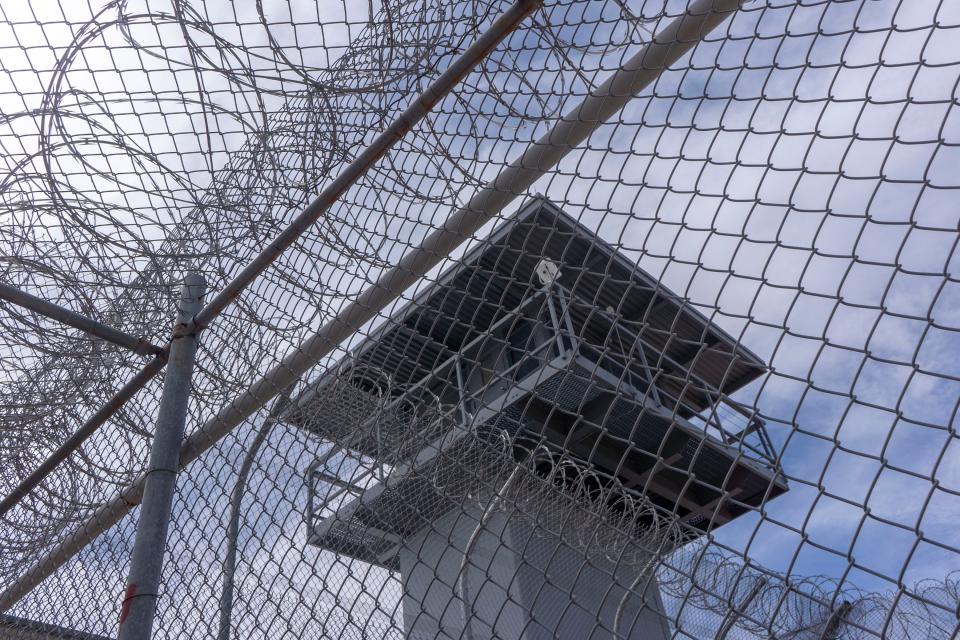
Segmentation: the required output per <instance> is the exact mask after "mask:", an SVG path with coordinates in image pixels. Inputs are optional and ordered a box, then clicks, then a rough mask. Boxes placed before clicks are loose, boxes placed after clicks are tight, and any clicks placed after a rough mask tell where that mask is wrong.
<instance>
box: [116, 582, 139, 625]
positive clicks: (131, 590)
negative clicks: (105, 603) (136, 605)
mask: <svg viewBox="0 0 960 640" xmlns="http://www.w3.org/2000/svg"><path fill="white" fill-rule="evenodd" d="M135 595H137V585H135V584H134V583H132V582H131V583H130V584H128V585H127V590H126V592H125V593H124V594H123V604H122V605H121V606H120V624H123V621H124V620H126V619H127V615H129V614H130V604H131V603H132V602H133V596H135Z"/></svg>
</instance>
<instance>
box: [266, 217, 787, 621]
mask: <svg viewBox="0 0 960 640" xmlns="http://www.w3.org/2000/svg"><path fill="white" fill-rule="evenodd" d="M763 371H764V364H763V362H762V361H760V360H759V359H758V358H757V357H756V356H755V355H753V354H752V353H750V352H749V351H747V350H746V349H744V348H743V347H740V346H739V345H737V343H736V341H735V340H733V339H732V338H731V337H730V336H729V335H727V334H726V333H724V332H723V331H722V330H721V329H720V328H718V327H717V326H715V325H713V324H711V323H710V322H709V321H708V320H707V319H706V318H705V317H703V316H702V315H701V314H699V313H698V312H696V311H695V310H694V309H692V308H691V307H690V306H689V305H688V304H685V303H684V302H683V301H682V300H681V299H680V298H678V297H677V296H676V295H675V294H673V293H671V292H670V291H668V290H667V289H665V288H664V287H663V286H662V285H660V284H659V283H658V282H657V281H656V280H655V279H653V278H652V277H651V276H650V275H648V274H646V273H645V272H643V271H641V270H640V269H639V268H638V267H637V265H636V264H635V263H634V262H633V261H631V260H630V259H629V258H627V257H626V256H625V255H623V254H621V253H619V252H617V251H616V250H615V249H614V248H613V247H611V246H610V245H608V244H606V243H605V242H603V241H602V240H601V239H599V238H598V237H597V236H596V235H595V234H594V233H592V232H591V231H589V230H588V229H586V228H585V227H584V226H582V225H580V224H579V223H578V222H577V221H575V220H574V219H573V218H571V217H570V216H568V215H567V214H565V213H564V212H562V211H561V210H560V209H559V208H558V207H556V206H555V205H553V204H552V203H550V202H548V201H546V200H544V199H542V198H538V199H534V200H532V201H530V202H528V203H526V205H525V206H524V207H523V208H522V209H521V210H520V211H519V212H518V213H517V214H516V215H515V216H514V217H513V218H511V219H510V220H509V221H507V222H506V223H504V224H502V225H501V226H500V227H499V228H497V229H496V230H495V231H494V232H493V233H492V234H491V236H490V237H489V238H487V239H486V240H485V241H484V242H482V243H480V244H479V246H477V247H476V248H475V249H473V250H472V251H470V252H469V253H468V254H467V255H466V256H465V257H464V258H463V259H462V260H459V261H457V264H456V265H455V266H454V267H453V268H452V269H450V270H448V271H447V272H446V273H444V274H443V275H442V276H441V277H439V278H438V279H437V281H436V282H435V283H432V284H430V285H429V286H428V287H426V288H425V289H423V290H421V291H420V293H419V294H418V295H416V296H415V298H414V299H413V300H412V302H411V303H410V304H407V305H406V306H405V307H404V308H403V309H402V310H400V311H399V312H397V313H395V314H394V315H393V316H392V317H391V318H390V319H389V320H388V321H386V322H383V323H382V325H381V328H379V329H374V330H373V331H371V333H370V335H369V337H368V338H366V339H365V340H364V341H363V342H362V344H360V345H359V346H358V347H357V348H356V349H355V350H354V351H353V352H352V353H351V354H350V356H349V357H347V358H345V359H344V360H343V361H342V362H341V363H339V365H338V366H334V367H330V368H329V369H328V370H327V372H326V373H325V374H324V375H322V376H321V377H320V378H319V379H318V380H316V381H315V382H313V383H312V384H310V385H309V387H308V389H307V391H306V392H305V393H303V394H301V395H300V396H299V397H298V398H296V399H295V400H293V401H292V402H291V405H290V407H289V408H288V409H287V410H286V416H285V419H286V420H289V421H292V422H294V423H296V424H297V425H299V426H300V427H301V428H303V429H307V430H310V431H311V432H313V433H315V434H317V435H318V436H319V437H321V438H323V439H325V440H330V441H332V442H333V443H334V444H335V445H336V446H334V447H333V448H331V449H330V450H329V451H328V452H327V453H325V454H324V455H323V456H322V457H321V458H320V459H318V460H317V461H315V462H314V463H313V464H312V465H311V467H310V470H309V473H308V476H309V478H308V481H309V484H310V489H311V491H310V504H309V506H308V513H307V522H308V536H309V539H308V542H309V543H310V544H313V545H317V546H319V547H322V548H325V549H329V550H332V551H335V552H337V553H338V554H342V555H345V556H348V557H350V558H354V559H359V560H363V561H365V562H369V563H372V564H375V565H379V566H382V567H385V568H388V569H390V570H392V571H398V572H399V573H400V577H401V580H402V585H403V590H404V593H403V598H402V606H403V620H404V626H405V631H406V634H407V636H408V637H411V638H435V637H436V638H448V637H453V638H460V637H467V638H491V637H498V638H505V639H511V638H517V639H519V638H551V637H558V638H569V639H570V640H581V639H585V638H610V637H614V636H615V635H616V636H619V637H635V638H650V639H659V638H668V637H671V634H670V629H669V625H668V623H667V621H666V618H665V616H664V615H663V603H662V601H661V598H660V594H659V592H658V588H657V583H656V575H655V573H654V572H652V571H651V570H650V564H649V562H647V563H645V562H643V560H644V558H646V559H649V558H650V557H651V555H652V554H654V553H664V552H668V551H669V550H670V549H669V548H665V547H664V541H663V540H660V541H659V542H658V541H656V540H651V539H650V537H649V536H646V532H647V528H648V527H649V526H652V523H646V522H645V521H644V520H643V518H640V519H639V520H635V521H630V522H631V523H632V524H631V525H630V527H631V528H632V529H633V530H632V531H628V532H626V535H627V538H617V536H616V535H613V536H608V537H607V539H608V540H609V539H613V540H619V542H617V544H616V545H615V546H616V547H617V548H616V549H610V548H606V549H604V550H603V552H600V553H598V552H596V550H595V549H594V548H593V547H603V544H602V539H603V536H604V535H605V532H604V531H603V530H602V529H603V527H604V526H606V525H604V523H603V521H602V520H597V519H593V520H591V519H590V518H589V517H584V518H578V517H572V516H571V515H570V514H572V513H575V511H576V510H575V509H574V510H573V511H571V508H570V502H571V501H574V502H576V501H582V502H583V503H584V504H583V511H584V513H585V514H590V513H593V512H595V511H596V509H597V507H598V500H599V501H600V502H601V503H602V504H600V505H599V506H600V507H601V508H603V509H606V510H607V511H608V512H609V513H613V514H616V513H617V509H618V503H624V504H625V501H626V499H627V498H629V499H630V501H632V502H631V504H634V505H635V504H637V501H642V502H643V503H644V504H649V505H650V506H651V508H652V509H654V510H655V511H656V512H657V513H658V514H659V515H658V516H657V517H658V518H660V519H661V520H662V519H663V518H668V519H670V521H671V522H672V523H673V524H675V525H676V527H675V529H681V530H682V531H683V532H684V536H683V537H682V538H681V539H680V540H679V542H676V541H675V542H674V543H683V542H686V541H689V540H692V539H693V538H695V537H696V536H697V535H702V533H703V532H704V531H706V530H707V529H708V528H710V529H712V528H715V527H717V526H720V525H723V524H724V523H726V522H729V521H731V520H733V519H734V518H736V517H738V516H739V515H741V514H743V513H745V512H746V511H748V510H750V509H751V508H755V507H758V506H759V505H761V504H762V503H763V502H764V500H765V497H766V498H767V499H769V498H772V497H775V496H777V495H779V494H781V493H783V492H784V491H786V489H787V486H786V483H785V481H784V480H783V478H782V476H781V475H780V474H779V473H778V470H777V468H776V466H775V464H774V462H773V456H772V453H771V447H770V443H769V441H768V438H767V436H766V434H765V432H764V427H763V423H762V422H761V421H760V420H758V419H756V418H755V417H753V416H751V415H750V413H749V412H747V411H746V410H744V409H743V408H741V407H740V406H739V405H737V404H736V403H734V402H733V401H732V400H730V398H729V397H728V396H729V394H731V393H733V392H734V391H736V390H737V389H739V388H741V387H742V386H744V385H745V384H747V383H748V382H750V381H751V380H754V379H755V378H757V377H758V376H760V375H761V374H762V372H763ZM504 460H506V461H507V463H506V464H505V463H504ZM558 465H560V470H559V471H558ZM520 467H522V468H523V470H524V472H525V473H526V475H527V476H529V477H533V478H537V477H538V474H540V476H542V477H543V478H547V479H545V480H544V481H543V482H544V483H546V484H549V485H550V487H553V488H554V489H555V496H556V498H555V500H554V499H551V498H550V492H549V491H547V492H545V491H543V487H540V489H539V490H538V494H537V495H538V496H539V498H538V500H537V501H533V500H522V499H521V498H522V496H521V494H520V492H519V491H518V489H517V487H518V486H519V485H520V484H523V482H518V474H517V473H516V471H517V469H518V468H520ZM549 469H552V472H548V470H549ZM584 472H586V477H588V478H589V479H590V481H589V482H584V480H583V478H584V477H585V475H584ZM571 478H575V479H576V480H571ZM524 482H525V483H526V484H527V485H529V484H530V480H529V478H527V479H526V480H524ZM565 484H575V485H576V486H575V487H571V486H565ZM598 496H601V497H600V498H598ZM611 496H613V498H611ZM617 496H619V498H618V497H617ZM564 505H565V506H566V508H565V510H563V512H564V513H565V514H567V516H566V517H565V518H561V519H560V520H561V521H557V518H553V520H550V517H551V514H554V513H555V512H556V511H557V510H558V509H559V508H560V507H563V506H564ZM578 527H579V528H580V529H578ZM661 528H662V527H661ZM616 533H617V534H619V535H624V532H623V531H617V532H616ZM631 536H632V537H635V538H636V542H637V544H636V548H635V549H634V548H632V547H634V545H633V543H632V540H633V538H632V537H631ZM645 536H646V537H645ZM578 541H579V543H578ZM666 543H667V544H668V545H669V544H670V541H666ZM637 549H641V551H639V552H637ZM628 551H629V554H628V553H627V552H628ZM638 554H639V556H640V558H639V560H638V557H637V556H638ZM628 555H629V559H628ZM465 620H466V622H465Z"/></svg>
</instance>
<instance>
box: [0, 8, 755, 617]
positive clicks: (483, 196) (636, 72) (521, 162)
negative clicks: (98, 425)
mask: <svg viewBox="0 0 960 640" xmlns="http://www.w3.org/2000/svg"><path fill="white" fill-rule="evenodd" d="M742 1H743V0H694V1H693V2H691V4H690V6H689V8H688V9H687V11H686V13H684V14H683V15H681V16H679V17H678V18H676V19H675V20H674V21H673V22H671V23H670V24H669V25H667V26H666V27H665V28H664V29H663V31H661V32H659V33H657V35H656V36H655V37H654V39H653V41H652V42H650V43H649V44H647V45H646V46H644V47H643V48H642V49H641V50H640V51H638V52H637V54H636V55H635V56H633V57H632V58H630V59H629V60H627V61H626V62H625V63H624V64H623V66H622V67H620V68H619V69H618V70H617V71H616V72H614V73H613V75H612V76H611V77H610V78H609V79H608V80H607V81H606V82H604V83H603V84H602V85H601V86H600V87H598V88H597V89H596V90H594V91H593V92H591V94H590V95H589V96H587V97H586V98H585V99H584V100H583V101H582V102H581V103H580V104H579V105H577V107H575V108H574V109H573V110H572V111H570V112H569V113H568V114H567V115H565V116H564V117H563V118H562V119H561V120H560V121H559V122H557V123H556V125H554V127H553V128H552V129H551V130H550V131H549V132H547V133H546V134H545V135H544V136H543V137H542V138H540V139H539V140H537V141H536V142H535V143H533V144H532V145H530V147H528V148H527V150H526V151H525V152H524V153H523V155H522V156H521V157H520V158H517V159H516V160H514V161H513V162H511V163H510V165H509V166H507V167H506V168H504V170H503V171H501V172H500V174H499V175H498V176H497V177H496V178H495V179H494V180H493V181H492V182H491V183H489V184H488V185H486V186H485V187H484V188H483V189H481V190H480V191H478V192H477V194H476V195H475V196H474V197H473V198H471V200H470V202H469V203H468V204H467V205H466V206H465V207H464V208H462V209H460V210H458V211H457V212H455V213H454V214H452V215H451V216H450V218H449V219H448V220H447V221H446V223H445V224H444V225H443V226H442V227H441V228H439V229H437V230H436V231H434V232H433V233H432V234H431V235H429V236H428V237H427V238H425V239H424V241H423V243H422V244H421V245H420V246H419V247H416V248H415V249H414V250H413V251H411V252H410V253H408V254H407V255H405V256H404V257H403V258H402V259H401V260H400V262H399V263H398V264H397V265H396V266H395V267H394V268H392V269H390V270H389V271H387V272H386V273H384V274H383V276H381V278H380V279H379V280H378V281H377V283H376V284H374V285H373V286H371V287H370V288H368V289H367V290H366V291H364V292H363V294H362V295H361V296H360V297H359V298H358V299H357V300H356V301H354V302H353V303H351V304H349V305H347V307H345V308H344V309H343V310H342V311H341V312H340V313H339V314H338V315H337V317H336V318H334V319H333V320H331V321H330V322H328V323H327V324H326V325H324V326H323V327H321V328H320V330H319V331H317V332H316V333H315V334H313V335H312V336H311V337H309V338H307V339H306V340H305V341H304V342H303V343H301V344H300V345H299V346H298V347H297V348H296V349H294V350H293V351H292V352H290V353H289V354H288V355H287V356H286V357H285V358H284V359H283V361H282V362H281V363H280V364H278V365H277V366H275V367H274V368H273V369H271V370H270V371H268V372H267V373H266V374H265V375H264V376H263V377H261V378H260V379H258V380H257V381H255V382H254V383H253V384H251V385H250V386H249V387H248V388H247V390H246V391H245V392H243V393H242V394H240V395H239V396H238V397H237V398H236V400H234V401H233V402H231V403H230V404H229V405H228V406H226V407H224V408H223V409H222V410H221V411H220V412H219V414H218V415H216V416H213V417H212V418H210V419H209V420H208V421H207V422H206V423H205V424H204V425H203V426H202V427H200V428H199V429H197V431H196V432H194V433H192V434H191V435H190V437H188V438H187V439H186V440H184V442H183V447H182V449H181V454H180V465H181V468H182V467H185V466H186V465H188V464H190V463H191V462H193V461H194V460H196V459H197V458H198V457H200V456H201V455H202V454H203V453H204V452H205V451H207V450H208V449H210V448H211V447H212V446H214V445H215V444H216V443H217V442H219V440H220V439H221V438H223V437H224V436H225V435H226V434H228V433H229V432H230V431H232V430H233V429H234V428H235V427H236V426H237V425H239V424H241V423H242V422H243V421H244V420H246V419H247V418H248V417H249V416H251V415H253V414H254V413H255V412H256V411H258V410H260V408H262V407H263V406H264V405H265V404H266V403H267V402H269V401H270V400H271V399H272V398H273V397H274V396H276V395H277V394H278V393H280V392H281V391H282V390H283V389H285V388H287V387H288V386H289V385H291V384H293V383H294V382H296V380H297V379H298V378H299V377H300V376H302V375H303V374H304V373H305V372H306V371H308V370H309V369H310V367H312V366H314V364H315V363H316V362H317V361H318V360H320V359H322V358H323V357H324V356H326V355H328V354H329V353H331V352H333V351H334V350H335V349H336V348H337V347H338V346H339V345H340V344H341V343H342V342H343V341H344V340H346V339H348V338H349V337H350V336H351V335H352V334H353V332H354V331H356V330H357V329H359V328H360V327H362V326H363V325H364V324H365V323H366V322H368V321H369V320H371V319H372V318H374V317H376V316H377V314H379V313H380V312H381V311H382V310H383V309H384V308H385V307H386V306H387V305H389V304H390V303H391V302H393V301H394V300H396V299H397V298H398V297H399V296H400V295H401V293H402V292H403V291H404V290H405V289H406V288H407V287H409V286H412V285H413V284H415V283H416V281H417V280H418V279H419V278H421V277H423V275H424V274H426V273H427V272H429V270H430V269H432V268H433V267H435V266H436V265H437V264H439V263H440V262H441V261H442V260H443V259H444V258H445V257H446V256H448V255H449V254H450V252H451V251H453V249H455V248H456V247H458V246H459V245H460V244H462V243H463V242H465V241H466V240H467V239H468V238H470V237H472V236H473V234H475V233H476V232H477V231H479V229H480V228H481V227H482V226H483V225H484V224H485V223H486V222H488V221H490V220H491V219H492V218H493V217H494V216H495V215H497V214H498V213H499V212H500V211H502V210H503V208H504V207H506V206H507V205H508V204H510V202H512V201H513V200H515V199H516V198H517V197H519V196H520V195H522V194H523V193H525V191H526V189H527V188H529V187H530V186H532V185H533V183H534V182H535V181H536V180H537V179H538V178H540V177H541V176H543V175H544V173H546V172H547V171H549V170H551V169H552V168H553V167H555V166H556V165H557V163H559V162H560V160H562V159H563V158H564V157H565V156H566V155H567V154H568V153H569V152H570V151H571V150H573V149H575V148H576V147H577V145H579V144H581V143H582V142H583V141H584V140H586V139H587V138H588V137H589V135H590V134H591V133H593V132H594V131H595V130H596V129H597V128H598V127H599V126H600V125H601V124H603V123H604V122H606V121H607V120H608V119H609V118H611V117H612V116H613V115H614V114H615V113H617V112H618V111H619V110H620V109H622V108H623V107H624V106H625V105H626V104H627V103H628V102H629V101H630V100H631V99H632V98H633V97H634V96H636V95H637V94H638V93H639V92H640V91H641V90H643V89H644V88H645V87H648V86H650V85H651V84H652V83H654V82H655V81H656V79H657V78H658V77H659V76H660V74H661V73H662V72H663V71H664V70H665V69H666V68H667V67H668V66H669V65H670V64H673V63H674V62H676V61H677V60H679V59H680V57H682V56H683V55H684V54H686V53H687V52H689V51H690V50H691V49H693V47H694V46H695V45H696V44H697V43H698V42H700V41H701V40H702V39H703V37H704V36H705V35H706V34H708V33H709V32H710V31H712V30H713V29H714V28H716V27H717V26H718V25H720V24H721V23H722V22H723V21H724V20H726V19H727V18H729V17H730V16H731V15H733V14H734V13H735V12H736V11H737V10H738V9H739V8H740V4H741V2H742ZM504 35H505V34H504ZM278 248H280V247H278ZM273 250H274V249H273V248H271V249H268V251H270V252H272V251H273ZM281 250H282V248H281ZM260 270H262V268H261V269H259V270H258V269H252V270H251V272H254V271H255V272H256V273H259V271H260ZM246 277H248V276H245V278H246ZM243 282H244V280H241V281H240V282H238V283H237V284H238V285H239V286H237V287H229V288H228V289H225V290H224V292H221V294H219V295H218V298H222V299H221V300H217V301H216V304H214V301H211V306H210V307H209V309H210V310H209V311H207V310H204V312H203V313H202V314H199V315H198V318H197V319H196V321H195V322H196V325H199V326H205V325H206V324H207V322H208V321H209V320H208V316H211V315H214V316H215V315H216V313H219V309H220V308H221V307H222V306H225V304H226V302H227V301H228V294H229V295H235V294H236V293H238V292H239V289H242V287H243V286H245V285H244V284H243ZM142 491H143V477H142V476H141V477H140V478H138V479H137V480H135V481H134V482H133V483H131V484H130V485H128V486H127V487H126V488H124V489H123V490H122V491H121V495H119V496H117V497H116V498H115V499H113V500H112V501H110V502H108V503H106V504H105V505H103V506H102V507H100V508H99V509H97V511H96V512H94V514H93V515H91V516H90V517H89V518H88V519H87V520H86V521H85V522H84V523H83V524H82V525H80V526H79V527H78V528H77V529H75V530H74V531H73V532H72V533H71V534H70V535H68V536H67V538H66V539H65V540H64V541H63V542H61V543H60V544H58V545H57V546H56V547H55V548H53V549H51V550H50V551H49V552H48V553H47V554H46V555H45V556H44V557H43V558H41V559H40V560H39V561H38V562H37V563H36V564H35V565H34V566H33V567H31V568H30V569H29V570H28V571H27V572H26V573H24V574H23V575H22V576H21V577H20V578H19V579H18V580H17V581H16V582H14V583H13V584H11V585H10V586H9V587H8V588H7V589H6V590H5V591H4V592H3V593H0V611H3V610H6V609H7V608H9V607H11V606H12V605H13V604H14V603H16V602H17V601H18V600H20V598H22V597H23V596H24V595H26V594H27V593H28V592H29V591H30V589H32V587H33V586H34V585H36V584H38V583H39V582H40V581H41V580H43V579H44V578H46V577H47V576H49V575H50V574H51V573H53V572H54V571H56V569H57V568H59V567H60V566H62V565H63V564H64V563H65V562H66V561H67V560H68V559H70V558H71V557H73V555H75V554H76V553H78V552H79V551H80V550H81V549H82V548H83V547H84V546H85V545H86V544H89V542H90V541H92V540H93V539H94V538H95V537H96V536H98V535H99V534H100V533H102V532H103V531H105V530H106V529H107V528H109V527H110V526H112V525H113V524H115V523H116V522H118V521H119V520H120V519H121V518H122V517H123V516H124V515H126V514H127V513H128V512H129V511H130V509H131V508H132V507H131V504H135V502H136V500H138V499H139V496H140V495H141V492H142Z"/></svg>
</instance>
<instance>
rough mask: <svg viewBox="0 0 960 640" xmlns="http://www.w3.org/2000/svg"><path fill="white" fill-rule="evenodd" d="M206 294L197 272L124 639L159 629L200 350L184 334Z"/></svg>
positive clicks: (140, 525) (141, 527)
mask: <svg viewBox="0 0 960 640" xmlns="http://www.w3.org/2000/svg"><path fill="white" fill-rule="evenodd" d="M205 293H206V283H205V282H204V279H203V277H202V276H200V275H199V274H195V273H191V274H188V275H187V276H186V277H185V278H184V282H183V286H182V287H181V290H180V300H179V305H178V309H177V324H176V327H175V328H174V331H173V336H172V339H171V342H170V355H169V360H168V364H167V370H166V376H165V378H164V383H163V393H162V395H161V397H160V408H159V411H158V412H157V423H156V429H155V431H154V437H153V444H152V446H151V448H150V462H149V465H148V467H147V473H146V483H145V485H144V491H143V499H142V501H141V503H140V518H139V520H138V521H137V533H136V538H135V540H134V545H133V553H132V555H131V558H130V571H129V574H128V576H129V577H128V578H127V587H126V591H125V593H124V596H123V603H122V606H121V609H120V622H119V624H120V630H119V633H118V636H117V637H118V638H119V639H120V640H146V639H148V638H150V636H151V633H152V629H153V621H154V617H155V616H156V608H157V599H158V596H159V591H160V589H159V586H160V577H161V572H162V569H163V560H164V553H165V549H166V541H167V529H168V526H169V524H170V515H171V510H172V505H173V496H174V492H175V490H176V482H177V470H178V469H179V462H180V461H179V458H180V445H181V443H182V441H183V435H184V429H185V422H186V417H187V405H188V401H189V399H190V385H191V378H192V375H193V367H194V359H195V356H196V351H197V335H196V333H184V332H183V331H182V329H183V328H184V327H188V326H190V324H191V321H192V320H193V317H194V316H195V315H196V314H197V313H198V312H199V311H200V309H201V308H202V307H203V297H204V294H205Z"/></svg>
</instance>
